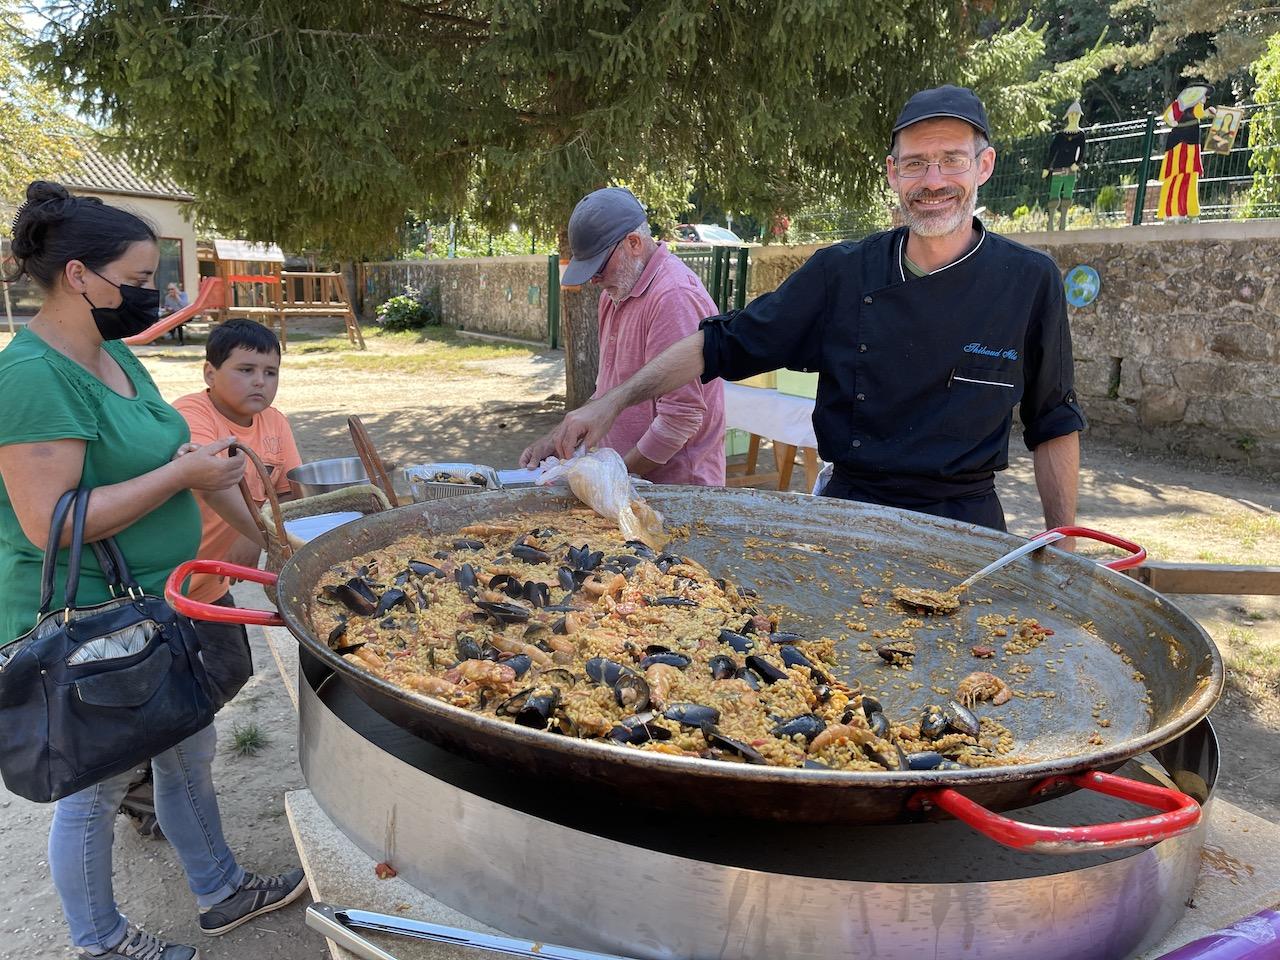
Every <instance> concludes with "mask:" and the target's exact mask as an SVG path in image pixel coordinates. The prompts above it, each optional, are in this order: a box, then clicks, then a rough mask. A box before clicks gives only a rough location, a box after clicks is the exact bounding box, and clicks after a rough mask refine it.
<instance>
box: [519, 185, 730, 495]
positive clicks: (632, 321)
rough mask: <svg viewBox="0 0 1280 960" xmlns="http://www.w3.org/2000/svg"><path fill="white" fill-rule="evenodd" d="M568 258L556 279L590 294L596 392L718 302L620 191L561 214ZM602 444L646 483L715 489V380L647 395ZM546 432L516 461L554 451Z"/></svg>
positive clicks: (719, 461)
mask: <svg viewBox="0 0 1280 960" xmlns="http://www.w3.org/2000/svg"><path fill="white" fill-rule="evenodd" d="M569 246H570V247H571V248H572V250H573V259H571V260H570V261H569V266H568V267H566V268H565V271H564V276H563V278H562V279H561V283H562V284H564V285H565V286H577V285H579V284H583V283H587V282H590V283H592V284H593V285H596V286H599V287H601V288H602V290H603V292H602V294H601V296H600V369H599V372H598V373H597V374H596V390H595V394H594V395H593V396H595V397H598V396H600V395H602V394H604V393H607V392H608V391H610V390H612V389H613V388H614V387H616V386H617V385H618V384H620V383H622V382H623V381H624V380H627V379H628V378H629V377H631V375H632V374H634V373H635V372H636V371H638V370H639V369H640V368H641V367H643V366H644V365H645V364H646V363H648V362H649V361H650V360H652V359H653V358H654V357H656V356H658V354H660V353H662V351H664V350H665V349H667V347H669V346H671V345H672V344H673V343H676V342H677V341H679V340H681V339H682V338H684V337H687V336H689V335H690V334H693V333H696V332H697V330H698V324H699V322H700V321H701V320H703V319H704V318H706V317H710V316H715V314H716V313H718V312H719V311H718V308H717V307H716V305H715V302H714V301H713V300H712V299H711V297H710V296H709V295H708V294H707V291H706V289H705V288H704V287H703V286H702V283H701V281H700V280H698V278H697V277H696V276H695V275H694V273H693V271H691V270H690V269H689V268H688V267H686V266H685V265H684V264H683V263H682V262H681V261H680V260H679V258H677V257H676V256H674V255H673V254H672V253H671V252H670V251H668V250H667V248H666V246H665V245H663V244H661V243H655V242H654V240H653V237H652V236H651V234H650V232H649V219H648V216H647V215H646V214H645V212H644V207H642V206H641V205H640V201H639V200H637V199H636V198H635V196H633V195H632V193H631V191H629V190H624V189H623V188H621V187H609V188H607V189H604V190H597V191H595V192H594V193H590V194H588V195H587V196H586V197H584V198H583V199H582V200H581V201H580V202H579V203H578V205H577V207H575V208H574V211H573V216H572V217H570V218H569ZM603 445H604V446H606V447H612V448H613V449H615V450H617V451H618V453H620V454H621V455H622V459H623V460H624V461H625V462H626V464H627V469H628V470H629V471H631V473H633V474H635V475H636V476H640V477H644V478H645V479H648V480H652V481H653V482H655V483H691V484H701V485H704V486H723V485H724V386H723V384H722V382H721V381H720V380H712V381H711V382H710V383H706V384H704V383H702V382H700V381H699V380H698V379H697V378H694V379H693V380H691V381H689V382H688V383H686V384H683V385H682V386H680V387H678V388H676V389H675V390H673V391H671V392H670V393H667V394H664V395H662V396H660V397H658V399H657V400H646V401H644V402H643V403H638V404H636V405H635V406H633V407H628V408H627V409H626V410H624V411H623V412H622V414H621V415H620V416H619V417H618V419H617V420H616V421H615V422H614V424H613V427H612V428H611V429H610V430H609V433H608V435H607V436H606V437H605V439H604V444H603ZM554 452H555V451H554V449H553V447H552V444H551V438H550V435H548V436H546V437H543V438H542V439H540V440H538V441H537V442H535V443H533V444H532V445H530V446H529V448H528V449H526V450H525V452H524V454H523V455H522V456H521V458H520V463H521V465H522V466H526V467H528V466H534V465H536V464H537V463H538V462H540V461H541V460H542V459H543V458H545V457H548V456H550V455H551V454H552V453H554Z"/></svg>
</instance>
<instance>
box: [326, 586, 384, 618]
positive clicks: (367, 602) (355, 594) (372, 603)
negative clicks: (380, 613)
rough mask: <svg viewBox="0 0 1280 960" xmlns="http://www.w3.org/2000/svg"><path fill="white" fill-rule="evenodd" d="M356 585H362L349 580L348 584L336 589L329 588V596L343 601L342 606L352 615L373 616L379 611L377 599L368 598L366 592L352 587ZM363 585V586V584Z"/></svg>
mask: <svg viewBox="0 0 1280 960" xmlns="http://www.w3.org/2000/svg"><path fill="white" fill-rule="evenodd" d="M355 583H361V581H359V580H354V579H353V580H348V581H347V582H346V583H340V584H338V585H337V586H336V587H332V588H328V589H329V595H330V596H332V597H333V598H334V599H336V600H339V601H341V602H342V605H343V606H345V607H346V608H347V609H348V610H350V611H351V612H352V613H358V614H360V615H361V616H364V617H371V616H373V611H375V610H376V609H378V600H377V597H374V596H366V595H365V593H364V592H361V591H360V590H357V589H356V588H355V587H353V586H352V584H355ZM361 585H363V584H362V583H361Z"/></svg>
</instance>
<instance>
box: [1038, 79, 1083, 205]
mask: <svg viewBox="0 0 1280 960" xmlns="http://www.w3.org/2000/svg"><path fill="white" fill-rule="evenodd" d="M1083 115H1084V108H1083V107H1081V106H1080V101H1079V100H1077V101H1075V102H1074V103H1072V104H1071V106H1069V107H1067V115H1066V118H1065V119H1066V121H1067V125H1066V126H1065V127H1063V128H1062V129H1061V130H1059V131H1058V132H1057V133H1055V134H1054V135H1053V140H1052V142H1050V144H1049V152H1048V153H1047V154H1046V155H1045V159H1044V172H1043V173H1041V174H1040V176H1041V177H1047V176H1049V175H1050V174H1052V175H1053V179H1051V180H1050V181H1049V205H1048V210H1049V229H1050V230H1052V229H1053V213H1054V211H1055V210H1060V211H1061V213H1060V214H1059V218H1060V219H1059V221H1058V229H1059V230H1065V229H1067V211H1068V210H1070V209H1071V195H1072V194H1073V193H1074V192H1075V189H1076V174H1077V173H1078V172H1079V171H1080V168H1081V167H1083V166H1084V148H1085V136H1084V131H1083V130H1081V129H1080V118H1081V116H1083Z"/></svg>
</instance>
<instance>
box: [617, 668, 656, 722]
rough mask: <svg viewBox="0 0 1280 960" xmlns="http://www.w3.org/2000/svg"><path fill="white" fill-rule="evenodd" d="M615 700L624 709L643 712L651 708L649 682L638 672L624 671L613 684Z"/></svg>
mask: <svg viewBox="0 0 1280 960" xmlns="http://www.w3.org/2000/svg"><path fill="white" fill-rule="evenodd" d="M613 702H614V703H616V704H617V705H618V706H620V707H622V708H624V709H627V710H631V711H634V712H635V713H643V712H644V711H645V710H648V709H649V684H648V683H646V682H645V679H644V677H642V676H640V675H639V674H638V673H624V674H622V676H620V677H618V679H617V682H615V683H614V685H613Z"/></svg>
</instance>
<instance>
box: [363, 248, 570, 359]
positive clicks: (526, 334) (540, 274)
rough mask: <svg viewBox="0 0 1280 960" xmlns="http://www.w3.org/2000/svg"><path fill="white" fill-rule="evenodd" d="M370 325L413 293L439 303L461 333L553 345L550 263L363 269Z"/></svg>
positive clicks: (486, 260)
mask: <svg viewBox="0 0 1280 960" xmlns="http://www.w3.org/2000/svg"><path fill="white" fill-rule="evenodd" d="M359 271H360V273H361V275H362V279H361V284H360V289H361V293H362V294H363V296H362V298H361V301H360V302H361V306H362V310H363V313H364V315H365V318H366V319H371V318H372V317H373V316H374V311H375V310H376V309H377V307H378V305H379V304H381V303H383V302H385V301H386V300H389V299H390V298H391V297H394V296H398V295H400V294H402V293H405V292H407V291H414V292H416V293H417V294H418V295H419V296H421V297H423V298H424V299H425V298H427V297H431V298H433V299H435V301H436V303H437V304H438V305H439V307H440V311H441V317H442V319H443V321H444V323H445V324H447V325H448V326H451V327H456V328H457V329H459V330H467V331H471V332H474V333H488V334H493V335H495V336H501V337H514V338H515V339H518V340H532V341H536V342H539V343H545V342H547V258H546V257H545V256H542V257H539V256H533V257H468V258H460V259H457V260H403V261H396V262H393V263H366V264H361V265H360V267H359Z"/></svg>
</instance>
